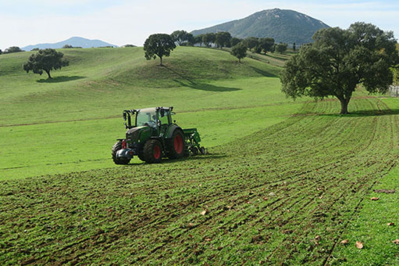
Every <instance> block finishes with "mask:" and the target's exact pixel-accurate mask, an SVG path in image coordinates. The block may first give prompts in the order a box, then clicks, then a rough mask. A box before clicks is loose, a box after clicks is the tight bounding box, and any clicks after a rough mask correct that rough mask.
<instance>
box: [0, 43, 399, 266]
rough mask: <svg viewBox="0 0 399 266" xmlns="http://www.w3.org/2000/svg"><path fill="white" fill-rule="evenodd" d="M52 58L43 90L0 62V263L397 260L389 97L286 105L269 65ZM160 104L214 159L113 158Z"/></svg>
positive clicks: (107, 53)
mask: <svg viewBox="0 0 399 266" xmlns="http://www.w3.org/2000/svg"><path fill="white" fill-rule="evenodd" d="M63 52H65V55H66V57H67V58H68V59H69V60H71V64H70V66H69V67H67V68H65V69H62V70H61V71H56V72H54V73H53V77H54V80H52V81H47V80H43V77H39V76H36V75H33V74H26V73H24V72H23V71H22V69H20V68H21V67H20V66H21V65H22V64H23V62H24V60H27V57H28V55H29V54H28V53H23V54H17V55H6V56H4V55H2V56H0V63H1V65H2V66H7V67H5V68H2V69H1V70H0V92H1V98H0V108H1V112H0V117H1V118H0V135H1V139H0V147H1V150H0V176H1V179H3V181H0V182H1V186H0V202H1V204H0V262H2V264H3V265H14V264H35V265H41V264H112V263H114V264H133V263H136V264H140V265H142V264H148V265H149V264H177V265H181V264H204V265H206V264H210V265H225V264H228V265H235V264H246V265H257V264H266V265H276V264H277V265H299V264H309V265H338V264H339V265H340V264H346V265H369V264H374V265H382V264H387V265H396V264H399V249H398V247H399V245H396V244H394V243H393V242H392V241H393V240H395V239H398V238H399V230H398V227H397V225H398V224H399V221H398V217H397V215H396V213H398V211H399V208H398V206H397V204H396V203H397V200H398V192H397V191H398V189H399V188H398V186H399V185H398V182H397V174H398V173H399V170H398V169H399V168H397V167H396V165H397V159H398V156H399V149H398V145H399V127H398V122H399V121H398V119H399V116H398V115H399V112H398V110H399V102H398V101H397V99H392V98H378V97H375V96H370V95H367V94H365V93H364V92H363V91H362V90H359V91H358V92H357V93H356V94H355V97H354V99H353V100H352V101H351V104H350V106H349V108H350V112H351V114H350V115H348V116H340V115H337V113H338V112H339V102H337V101H336V100H334V99H328V100H325V101H319V102H313V101H308V100H309V99H302V100H299V101H296V102H292V101H291V100H289V99H286V98H285V96H284V95H283V94H282V93H281V92H280V82H279V79H278V77H277V76H278V73H279V68H278V67H277V64H276V63H273V64H272V65H271V64H265V59H264V58H263V59H256V60H254V59H249V58H246V59H244V60H243V64H238V63H237V62H236V61H237V60H236V59H235V58H234V57H232V56H231V55H230V54H228V53H226V52H223V51H218V50H211V49H203V48H185V47H179V48H178V49H176V50H175V51H174V52H173V53H172V56H171V57H170V58H166V59H165V61H164V63H165V64H166V67H159V66H157V64H158V61H146V60H145V59H144V56H143V52H142V50H141V49H140V48H133V49H83V50H81V49H78V50H63ZM273 60H278V58H277V57H274V58H273ZM4 69H7V71H5V70H4ZM162 105H163V106H168V105H172V106H174V107H175V111H176V112H177V115H176V116H175V119H176V120H177V121H178V123H179V125H181V126H182V127H187V128H189V127H197V128H198V129H199V132H200V133H201V137H202V139H203V144H204V145H205V146H206V147H208V150H209V153H210V154H209V155H206V156H196V157H189V158H187V159H185V160H180V161H172V160H167V159H166V160H164V161H163V163H162V164H143V163H141V162H140V161H138V160H136V159H135V160H134V161H133V163H131V164H130V165H127V166H115V165H113V163H112V160H111V158H110V148H111V147H112V145H113V143H114V142H115V139H116V138H119V137H122V136H123V135H124V127H123V121H122V119H121V112H122V110H123V109H128V108H142V107H147V106H162ZM49 174H51V175H49ZM39 175H47V176H41V177H39ZM382 190H383V191H388V190H389V191H395V193H385V192H381V191H382ZM371 197H378V198H379V200H378V201H372V200H371ZM388 223H394V224H396V226H395V225H391V226H388V225H387V224H388ZM342 240H348V244H346V245H344V244H341V241H342ZM356 241H360V242H362V243H363V244H364V248H363V249H358V248H357V247H356V246H355V243H356Z"/></svg>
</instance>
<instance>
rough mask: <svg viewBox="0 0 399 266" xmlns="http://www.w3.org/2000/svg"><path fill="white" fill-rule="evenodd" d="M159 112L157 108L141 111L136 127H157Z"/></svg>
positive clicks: (138, 113) (137, 117)
mask: <svg viewBox="0 0 399 266" xmlns="http://www.w3.org/2000/svg"><path fill="white" fill-rule="evenodd" d="M156 124H157V111H156V109H155V108H146V109H141V110H139V111H138V112H137V115H136V126H137V127H141V126H145V125H150V126H156Z"/></svg>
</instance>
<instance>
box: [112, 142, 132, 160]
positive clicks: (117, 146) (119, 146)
mask: <svg viewBox="0 0 399 266" xmlns="http://www.w3.org/2000/svg"><path fill="white" fill-rule="evenodd" d="M121 149H122V141H121V140H120V141H117V142H116V143H115V144H114V146H113V147H112V153H111V154H112V160H113V161H114V163H115V164H128V163H129V162H130V159H127V158H117V157H116V153H117V151H119V150H121Z"/></svg>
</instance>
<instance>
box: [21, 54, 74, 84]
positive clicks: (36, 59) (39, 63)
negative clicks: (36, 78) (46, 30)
mask: <svg viewBox="0 0 399 266" xmlns="http://www.w3.org/2000/svg"><path fill="white" fill-rule="evenodd" d="M63 57H64V54H63V53H61V52H57V51H56V50H54V49H50V48H48V49H44V50H39V51H38V52H37V53H36V54H32V55H31V56H30V57H29V59H28V62H26V63H25V64H24V66H23V68H24V70H25V71H26V72H27V73H29V71H31V70H32V72H33V73H35V74H40V75H41V74H43V71H44V72H46V73H47V75H48V78H49V79H51V78H52V77H51V75H50V71H51V70H57V69H61V68H62V67H65V66H68V65H69V61H68V60H66V59H63Z"/></svg>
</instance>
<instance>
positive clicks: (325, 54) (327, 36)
mask: <svg viewBox="0 0 399 266" xmlns="http://www.w3.org/2000/svg"><path fill="white" fill-rule="evenodd" d="M313 39H314V43H313V44H308V45H304V46H302V47H301V49H300V50H299V53H298V54H297V55H295V56H293V57H292V58H291V59H290V60H288V62H287V63H286V66H285V68H284V70H283V72H282V75H281V77H280V79H281V82H282V85H283V86H282V91H283V92H284V93H285V94H286V95H287V96H289V97H292V98H294V99H295V98H297V97H301V96H303V95H305V96H311V97H313V98H316V99H317V98H321V99H323V98H325V97H329V96H333V97H336V98H337V99H338V100H339V101H340V103H341V114H347V113H348V104H349V102H350V100H351V98H352V94H353V92H354V91H355V89H356V86H357V85H358V84H362V85H363V86H364V88H365V89H366V90H367V91H368V92H370V93H376V92H380V93H385V92H386V91H387V90H388V88H389V85H390V84H392V80H393V74H392V71H391V69H390V68H391V67H393V66H395V65H396V64H398V62H399V60H398V58H399V56H398V52H397V50H396V49H395V45H396V40H395V39H394V36H393V33H392V32H384V31H382V30H381V29H379V28H378V27H376V26H374V25H372V24H367V23H362V22H357V23H354V24H352V25H351V26H350V27H349V29H347V30H343V29H340V28H326V29H321V30H319V31H317V32H316V33H315V35H314V36H313Z"/></svg>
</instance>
